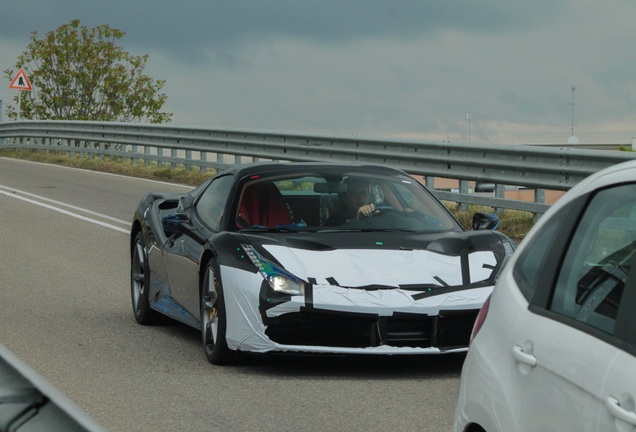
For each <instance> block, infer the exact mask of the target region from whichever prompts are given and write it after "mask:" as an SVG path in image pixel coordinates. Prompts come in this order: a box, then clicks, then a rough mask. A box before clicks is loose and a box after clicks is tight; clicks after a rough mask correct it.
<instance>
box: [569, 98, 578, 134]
mask: <svg viewBox="0 0 636 432" xmlns="http://www.w3.org/2000/svg"><path fill="white" fill-rule="evenodd" d="M575 91H576V87H575V86H574V85H573V86H572V102H570V103H569V104H568V105H571V106H572V128H571V129H570V132H571V133H570V136H574V92H575Z"/></svg>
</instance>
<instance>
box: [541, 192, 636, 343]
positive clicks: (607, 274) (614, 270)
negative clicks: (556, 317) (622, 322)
mask: <svg viewBox="0 0 636 432" xmlns="http://www.w3.org/2000/svg"><path fill="white" fill-rule="evenodd" d="M635 255H636V184H628V185H622V186H618V187H613V188H610V189H604V190H601V191H600V192H598V193H596V194H595V195H594V196H593V197H592V199H591V200H590V202H589V204H588V206H587V208H586V209H585V212H584V214H583V217H582V218H581V220H580V222H579V223H578V226H577V228H576V231H575V233H574V235H573V237H572V241H571V242H570V244H569V246H568V248H567V250H566V253H565V255H564V259H563V264H562V266H561V270H560V272H559V275H558V279H557V283H556V286H555V290H554V294H553V298H552V301H551V304H550V310H551V311H553V312H555V313H558V314H561V315H565V316H568V317H570V318H574V319H575V320H577V321H580V322H582V323H585V324H587V325H589V326H591V327H594V328H596V329H599V330H602V331H604V332H606V333H608V334H613V332H614V328H615V324H616V317H617V314H618V308H619V305H620V302H621V298H622V294H623V288H624V285H625V281H626V280H627V276H628V275H629V272H630V269H631V264H632V261H633V259H634V256H635Z"/></svg>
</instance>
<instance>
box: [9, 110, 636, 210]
mask: <svg viewBox="0 0 636 432" xmlns="http://www.w3.org/2000/svg"><path fill="white" fill-rule="evenodd" d="M1 148H29V149H37V150H49V151H62V152H71V153H78V154H80V155H84V154H90V155H93V156H96V157H100V158H105V157H108V158H112V157H121V158H130V159H131V160H132V161H133V162H134V163H136V162H138V161H144V162H145V163H146V164H149V163H151V162H157V163H159V164H166V163H169V164H171V165H173V166H175V165H184V166H185V167H186V168H187V169H193V168H199V169H209V168H216V169H223V168H225V167H227V166H228V165H231V164H237V163H243V162H248V161H258V160H264V159H265V160H283V161H348V162H367V163H379V164H383V165H388V166H392V167H395V168H399V169H402V170H404V171H406V172H408V173H409V174H412V175H419V176H423V177H425V179H426V185H427V186H428V187H429V188H430V189H432V190H434V193H435V194H436V195H437V196H438V198H440V199H443V200H449V201H455V202H459V203H463V204H478V205H487V206H493V207H496V208H510V209H516V210H523V211H530V212H533V213H538V214H541V213H544V212H545V211H546V210H547V208H548V207H549V205H547V204H545V203H543V199H542V197H543V193H542V192H541V191H542V190H561V191H566V190H568V189H570V188H571V187H572V186H574V185H575V184H576V183H578V182H579V181H581V180H582V179H583V178H585V177H587V176H589V175H590V174H592V173H594V172H596V171H598V170H600V169H603V168H605V167H608V166H611V165H614V164H616V163H620V162H624V161H628V160H632V159H635V158H636V153H632V152H618V151H599V150H583V149H573V148H567V147H561V148H546V147H534V146H523V145H483V144H465V143H450V142H422V141H415V140H396V139H391V140H389V139H378V138H369V137H358V136H348V137H343V136H325V135H314V134H307V133H296V132H284V131H282V132H275V131H263V130H236V129H234V130H232V129H223V128H203V127H192V126H178V125H170V124H167V125H166V124H163V125H155V124H144V123H113V122H85V121H45V120H38V121H17V122H4V123H0V149H1ZM166 151H168V153H169V154H166ZM230 159H231V161H230ZM439 177H442V178H449V179H457V180H460V187H459V192H458V193H456V192H445V191H440V190H436V189H435V185H434V181H435V178H439ZM472 181H475V182H484V183H494V184H496V185H498V187H496V188H495V194H494V195H495V196H494V197H486V196H481V195H477V194H472V193H468V192H469V186H468V184H469V183H468V182H472ZM504 185H509V186H520V187H524V188H530V189H536V190H537V191H538V192H537V193H536V194H535V202H524V201H512V200H507V199H504V198H503V190H504V188H503V186H504Z"/></svg>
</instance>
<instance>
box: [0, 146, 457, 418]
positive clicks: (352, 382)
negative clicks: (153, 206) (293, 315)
mask: <svg viewBox="0 0 636 432" xmlns="http://www.w3.org/2000/svg"><path fill="white" fill-rule="evenodd" d="M162 190H168V191H183V190H184V188H183V187H181V186H178V185H168V184H162V183H156V182H150V181H146V180H139V179H132V178H126V177H120V176H114V175H107V174H101V173H94V172H89V171H82V170H75V169H69V168H63V167H58V166H51V165H43V164H37V163H32V162H25V161H20V160H12V159H5V158H0V242H1V243H0V269H1V272H0V343H2V344H3V345H5V346H6V347H7V348H9V349H10V350H11V351H13V353H14V354H16V355H17V356H18V357H19V358H20V359H22V361H24V362H25V363H26V364H27V365H29V366H30V367H31V368H33V369H35V370H36V371H37V372H38V373H40V374H41V375H42V376H43V377H44V378H45V379H47V380H48V381H49V382H50V383H51V384H53V385H54V386H56V387H57V388H58V389H59V390H60V391H61V392H63V393H64V394H66V395H67V396H68V397H69V398H70V399H72V400H73V401H74V402H75V403H76V404H77V405H79V406H80V407H81V408H82V409H84V410H85V411H86V412H87V413H88V414H89V415H90V416H91V417H93V418H94V419H95V420H96V421H98V422H99V423H100V424H102V425H103V426H104V427H106V428H107V429H108V430H110V431H174V430H180V431H204V430H205V431H298V430H303V431H314V430H315V431H343V430H349V431H380V430H383V431H384V430H393V431H414V430H418V431H445V430H450V428H451V423H452V414H453V409H454V405H455V401H456V398H457V391H458V386H459V374H460V371H461V365H462V361H463V358H462V357H461V356H437V357H421V356H419V357H414V356H411V357H370V358H369V357H296V356H295V357H291V356H284V357H283V356H252V357H249V358H248V359H247V361H246V362H245V363H244V364H242V365H239V366H230V367H219V366H214V365H211V364H209V363H207V361H206V360H205V358H204V356H203V352H202V348H201V346H200V334H199V332H197V331H195V330H194V329H191V328H189V327H187V326H184V325H181V324H176V323H172V324H171V323H167V324H164V325H161V326H155V327H144V326H140V325H138V324H136V322H135V320H134V318H133V315H132V311H131V306H130V288H129V268H130V264H129V252H128V242H129V239H128V234H127V232H128V223H129V221H130V219H131V217H132V212H133V211H134V209H135V207H136V204H137V202H138V200H139V199H140V198H141V196H142V195H143V194H144V193H146V192H149V191H162Z"/></svg>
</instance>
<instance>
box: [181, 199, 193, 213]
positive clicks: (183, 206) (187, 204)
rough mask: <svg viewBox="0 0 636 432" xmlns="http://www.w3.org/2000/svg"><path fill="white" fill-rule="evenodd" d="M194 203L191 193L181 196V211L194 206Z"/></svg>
mask: <svg viewBox="0 0 636 432" xmlns="http://www.w3.org/2000/svg"><path fill="white" fill-rule="evenodd" d="M192 204H194V197H192V196H190V195H184V196H182V197H181V198H179V211H182V212H183V211H186V210H188V209H189V208H191V207H192Z"/></svg>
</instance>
